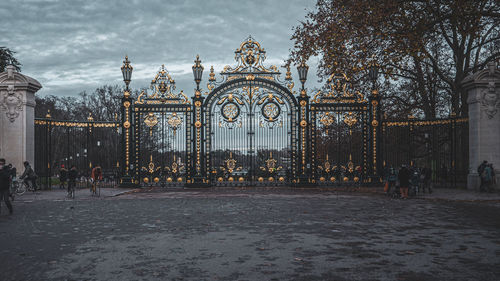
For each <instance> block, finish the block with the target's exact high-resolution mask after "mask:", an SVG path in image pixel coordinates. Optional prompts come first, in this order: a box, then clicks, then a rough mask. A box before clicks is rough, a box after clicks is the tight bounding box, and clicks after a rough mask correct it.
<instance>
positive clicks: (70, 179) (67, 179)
mask: <svg viewBox="0 0 500 281" xmlns="http://www.w3.org/2000/svg"><path fill="white" fill-rule="evenodd" d="M77 178H78V171H77V169H76V166H75V165H71V168H70V169H69V171H68V170H67V169H66V168H65V167H64V164H62V165H61V169H60V170H59V188H60V189H64V188H65V187H64V186H65V185H66V186H67V191H68V195H69V194H70V191H71V190H72V189H75V187H76V179H77Z"/></svg>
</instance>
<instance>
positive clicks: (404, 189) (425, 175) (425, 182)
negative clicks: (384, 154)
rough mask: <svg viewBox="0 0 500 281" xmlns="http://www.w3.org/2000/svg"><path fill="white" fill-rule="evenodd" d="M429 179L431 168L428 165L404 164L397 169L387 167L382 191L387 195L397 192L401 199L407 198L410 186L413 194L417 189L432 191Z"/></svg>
mask: <svg viewBox="0 0 500 281" xmlns="http://www.w3.org/2000/svg"><path fill="white" fill-rule="evenodd" d="M431 179H432V170H431V169H430V168H428V167H424V168H417V167H415V166H410V167H407V166H406V165H402V166H401V168H400V169H399V170H397V169H395V168H393V167H388V168H387V169H386V173H385V188H384V191H385V193H386V194H388V195H394V194H395V193H397V192H399V194H398V195H399V196H401V198H403V199H408V193H409V189H410V188H412V190H413V192H414V193H415V194H416V193H418V192H419V190H421V191H422V192H423V193H425V191H426V190H427V191H428V192H429V193H432V184H431ZM398 187H399V190H398Z"/></svg>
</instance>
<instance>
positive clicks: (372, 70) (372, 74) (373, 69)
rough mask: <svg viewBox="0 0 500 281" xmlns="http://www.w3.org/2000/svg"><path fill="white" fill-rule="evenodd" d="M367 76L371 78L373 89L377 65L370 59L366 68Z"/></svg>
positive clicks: (376, 76)
mask: <svg viewBox="0 0 500 281" xmlns="http://www.w3.org/2000/svg"><path fill="white" fill-rule="evenodd" d="M368 77H369V78H370V80H372V88H373V89H374V90H375V85H376V83H377V78H378V67H377V63H375V61H372V63H371V65H370V67H369V68H368Z"/></svg>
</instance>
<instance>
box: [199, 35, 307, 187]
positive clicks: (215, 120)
mask: <svg viewBox="0 0 500 281" xmlns="http://www.w3.org/2000/svg"><path fill="white" fill-rule="evenodd" d="M235 54H236V56H235V59H236V62H237V65H236V66H235V67H234V68H233V67H230V66H226V67H225V68H224V70H223V71H222V72H221V76H222V81H220V82H218V81H216V79H215V73H214V70H213V67H212V68H211V71H210V78H209V84H208V85H207V86H208V89H209V90H210V92H209V93H208V95H207V97H206V98H202V97H199V101H200V102H199V103H198V105H199V107H198V108H199V111H196V113H195V114H198V115H199V116H201V117H198V116H195V119H196V118H199V119H200V120H201V121H202V124H203V126H201V124H199V127H203V128H201V130H202V132H200V134H199V135H200V136H202V137H201V138H203V140H204V142H201V143H200V146H201V153H202V154H203V156H204V159H203V161H200V162H203V163H200V166H202V167H199V168H200V169H199V171H200V173H201V174H203V175H205V181H206V182H208V183H209V184H211V185H255V184H257V185H258V184H266V185H269V184H287V183H293V181H294V180H295V178H296V173H297V163H296V160H295V158H296V155H297V153H298V134H297V126H298V119H299V114H300V113H299V108H298V102H297V100H296V98H295V97H294V96H293V94H292V92H291V89H292V88H293V82H292V79H291V73H290V69H289V68H287V73H286V78H285V80H284V81H280V74H281V73H280V72H279V71H278V68H277V67H276V66H270V67H269V68H266V67H264V66H263V64H262V63H263V61H264V60H265V55H266V52H265V51H264V49H263V48H262V47H261V46H260V44H259V43H258V42H257V41H255V40H254V39H253V38H252V37H248V38H247V39H246V40H245V41H244V42H243V43H241V45H240V47H239V48H238V49H236V51H235ZM195 102H196V101H195ZM195 127H196V126H195ZM195 135H196V133H195ZM198 159H199V158H198ZM197 161H199V160H197ZM197 168H198V167H197Z"/></svg>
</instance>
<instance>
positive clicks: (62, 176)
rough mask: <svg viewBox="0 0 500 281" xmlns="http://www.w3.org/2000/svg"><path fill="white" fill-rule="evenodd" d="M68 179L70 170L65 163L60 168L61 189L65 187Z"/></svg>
mask: <svg viewBox="0 0 500 281" xmlns="http://www.w3.org/2000/svg"><path fill="white" fill-rule="evenodd" d="M67 180H68V170H66V168H64V164H62V165H61V169H59V189H64V186H65V185H66V181H67Z"/></svg>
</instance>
